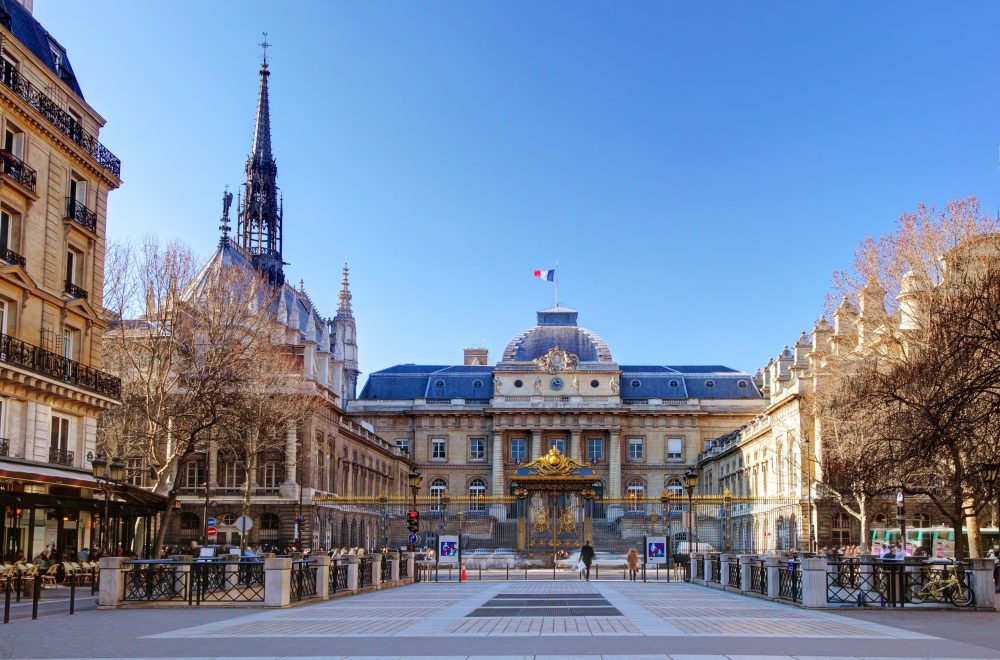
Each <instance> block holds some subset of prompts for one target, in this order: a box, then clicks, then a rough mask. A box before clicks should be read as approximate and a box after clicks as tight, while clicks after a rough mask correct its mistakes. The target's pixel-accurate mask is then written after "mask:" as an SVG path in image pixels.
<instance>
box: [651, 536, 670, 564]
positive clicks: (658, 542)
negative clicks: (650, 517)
mask: <svg viewBox="0 0 1000 660" xmlns="http://www.w3.org/2000/svg"><path fill="white" fill-rule="evenodd" d="M646 563H647V564H666V563H667V537H665V536H647V537H646Z"/></svg>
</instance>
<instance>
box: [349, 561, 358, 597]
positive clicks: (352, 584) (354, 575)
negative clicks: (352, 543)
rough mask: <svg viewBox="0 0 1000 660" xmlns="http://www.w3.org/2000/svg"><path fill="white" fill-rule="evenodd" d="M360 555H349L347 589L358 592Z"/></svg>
mask: <svg viewBox="0 0 1000 660" xmlns="http://www.w3.org/2000/svg"><path fill="white" fill-rule="evenodd" d="M358 563H359V560H358V556H357V555H354V554H351V555H347V590H348V591H350V592H351V593H358V577H359V576H358Z"/></svg>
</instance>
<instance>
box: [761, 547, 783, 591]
mask: <svg viewBox="0 0 1000 660" xmlns="http://www.w3.org/2000/svg"><path fill="white" fill-rule="evenodd" d="M764 561H765V562H766V564H765V565H766V567H767V597H768V598H769V599H770V600H778V590H779V588H780V585H779V580H780V579H781V577H780V576H781V564H782V561H781V557H766V558H765V559H764Z"/></svg>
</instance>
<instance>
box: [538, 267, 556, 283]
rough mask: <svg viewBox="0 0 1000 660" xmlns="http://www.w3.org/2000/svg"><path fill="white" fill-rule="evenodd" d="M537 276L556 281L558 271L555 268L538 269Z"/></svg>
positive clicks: (547, 280)
mask: <svg viewBox="0 0 1000 660" xmlns="http://www.w3.org/2000/svg"><path fill="white" fill-rule="evenodd" d="M535 277H536V278H537V279H540V280H545V281H546V282H555V281H556V271H555V270H536V271H535Z"/></svg>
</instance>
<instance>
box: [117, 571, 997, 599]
mask: <svg viewBox="0 0 1000 660" xmlns="http://www.w3.org/2000/svg"><path fill="white" fill-rule="evenodd" d="M102 561H103V560H102ZM969 561H970V562H971V563H972V592H973V593H974V594H975V595H976V602H975V607H976V609H977V610H993V609H995V607H996V605H995V598H996V596H995V595H994V593H995V591H996V583H995V582H994V581H993V566H994V564H993V560H992V559H970V560H969Z"/></svg>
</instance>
